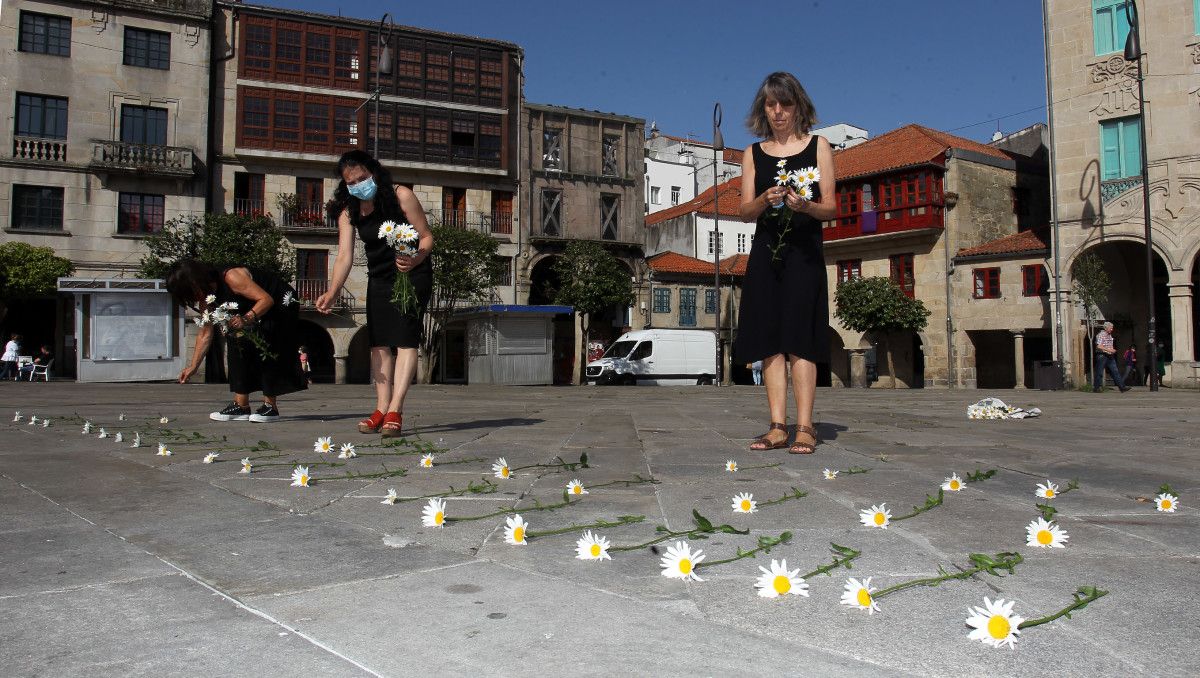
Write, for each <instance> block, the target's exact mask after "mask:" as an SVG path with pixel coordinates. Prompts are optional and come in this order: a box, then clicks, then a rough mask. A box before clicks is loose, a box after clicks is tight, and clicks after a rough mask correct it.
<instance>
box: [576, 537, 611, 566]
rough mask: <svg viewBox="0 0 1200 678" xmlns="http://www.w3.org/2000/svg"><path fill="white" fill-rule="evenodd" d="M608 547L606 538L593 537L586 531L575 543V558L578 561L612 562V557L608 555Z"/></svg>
mask: <svg viewBox="0 0 1200 678" xmlns="http://www.w3.org/2000/svg"><path fill="white" fill-rule="evenodd" d="M608 547H609V541H608V539H607V538H606V537H601V536H600V535H598V534H595V535H594V534H592V531H591V530H588V531H587V532H584V533H583V536H582V537H580V538H579V541H577V542H575V557H576V558H578V559H579V560H612V556H610V555H608Z"/></svg>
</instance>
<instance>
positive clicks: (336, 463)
mask: <svg viewBox="0 0 1200 678" xmlns="http://www.w3.org/2000/svg"><path fill="white" fill-rule="evenodd" d="M239 463H240V460H239ZM345 465H346V463H345V462H340V461H307V462H302V461H296V460H294V459H293V460H292V461H270V462H267V463H265V464H254V463H252V464H251V466H253V467H255V468H259V467H262V466H328V467H330V468H337V467H338V466H345Z"/></svg>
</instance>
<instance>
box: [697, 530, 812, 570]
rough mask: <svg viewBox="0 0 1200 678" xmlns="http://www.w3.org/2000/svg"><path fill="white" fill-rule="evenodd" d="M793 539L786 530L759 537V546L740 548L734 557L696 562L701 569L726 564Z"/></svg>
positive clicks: (764, 551)
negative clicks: (775, 535) (776, 534)
mask: <svg viewBox="0 0 1200 678" xmlns="http://www.w3.org/2000/svg"><path fill="white" fill-rule="evenodd" d="M791 540H792V533H791V532H784V533H782V534H780V535H779V536H778V537H765V536H764V537H759V538H758V546H755V547H754V548H752V549H750V550H749V551H743V550H742V549H741V548H738V550H737V555H736V556H733V557H732V558H724V559H722V560H705V561H703V562H699V563H696V569H697V570H699V569H700V568H702V567H711V566H713V565H724V564H725V563H732V562H734V561H736V560H741V559H742V558H753V557H754V556H755V555H756V554H758V553H760V552H761V553H770V552H771V549H772V548H774V547H776V546H779V545H780V544H786V543H788V542H789V541H791Z"/></svg>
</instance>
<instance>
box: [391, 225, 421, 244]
mask: <svg viewBox="0 0 1200 678" xmlns="http://www.w3.org/2000/svg"><path fill="white" fill-rule="evenodd" d="M420 237H421V234H420V233H417V229H416V228H414V227H413V225H412V224H400V225H399V226H397V227H396V239H397V240H418V239H420Z"/></svg>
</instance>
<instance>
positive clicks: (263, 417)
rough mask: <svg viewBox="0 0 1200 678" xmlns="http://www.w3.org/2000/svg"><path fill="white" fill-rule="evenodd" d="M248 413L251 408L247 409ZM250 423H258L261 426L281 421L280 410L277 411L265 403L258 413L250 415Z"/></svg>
mask: <svg viewBox="0 0 1200 678" xmlns="http://www.w3.org/2000/svg"><path fill="white" fill-rule="evenodd" d="M247 411H249V408H247ZM250 421H254V422H258V423H260V424H270V423H273V422H276V421H279V410H277V409H275V408H274V407H272V406H271V405H267V404H266V403H263V405H262V407H260V408H258V411H257V412H255V413H254V414H252V415H250Z"/></svg>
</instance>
